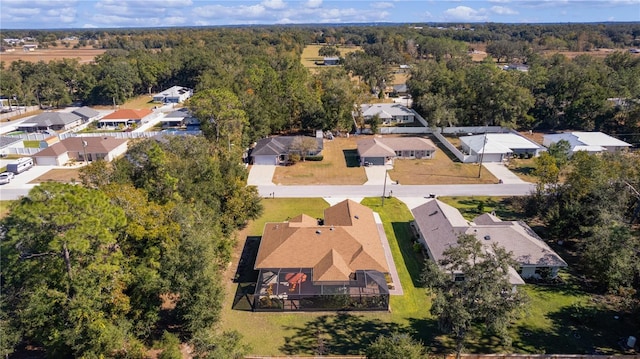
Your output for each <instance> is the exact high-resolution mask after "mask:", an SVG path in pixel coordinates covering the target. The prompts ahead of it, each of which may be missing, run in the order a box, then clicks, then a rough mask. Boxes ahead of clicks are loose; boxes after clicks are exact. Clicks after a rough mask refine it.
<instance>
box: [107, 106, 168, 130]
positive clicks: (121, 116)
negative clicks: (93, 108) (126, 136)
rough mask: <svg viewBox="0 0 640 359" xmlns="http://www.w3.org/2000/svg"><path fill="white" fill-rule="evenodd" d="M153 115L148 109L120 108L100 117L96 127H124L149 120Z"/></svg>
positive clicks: (137, 124)
mask: <svg viewBox="0 0 640 359" xmlns="http://www.w3.org/2000/svg"><path fill="white" fill-rule="evenodd" d="M155 116H156V114H155V113H154V112H153V111H152V110H149V109H142V110H132V109H121V110H118V111H115V112H113V113H110V114H108V115H106V116H104V117H103V118H101V119H100V120H99V121H98V127H100V128H104V127H107V128H119V127H124V128H126V127H129V126H139V125H141V124H143V123H145V122H147V121H149V120H150V119H152V118H153V117H155Z"/></svg>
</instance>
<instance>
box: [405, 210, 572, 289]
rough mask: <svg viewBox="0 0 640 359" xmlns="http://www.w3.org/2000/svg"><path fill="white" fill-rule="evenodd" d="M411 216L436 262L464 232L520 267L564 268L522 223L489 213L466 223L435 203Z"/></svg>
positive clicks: (552, 252)
mask: <svg viewBox="0 0 640 359" xmlns="http://www.w3.org/2000/svg"><path fill="white" fill-rule="evenodd" d="M412 213H413V216H414V217H415V221H416V224H417V225H418V228H419V229H420V233H422V235H423V236H424V239H425V241H426V243H427V247H428V248H429V252H430V253H431V255H432V256H433V259H434V260H435V261H440V260H441V259H443V252H444V251H445V250H446V249H447V248H449V247H451V246H455V245H456V243H457V240H458V236H459V235H460V234H463V233H464V234H470V235H474V236H475V237H476V238H478V239H479V240H481V242H482V244H483V245H485V246H487V247H489V246H490V245H491V244H492V243H497V244H498V245H499V246H501V247H503V248H505V249H506V250H507V251H508V252H511V253H513V258H514V259H515V260H516V261H517V262H518V263H519V264H520V265H534V266H554V267H566V266H567V263H566V262H565V261H564V260H563V259H562V258H561V257H560V256H559V255H558V254H557V253H556V252H554V251H553V250H552V249H551V248H550V247H549V246H548V245H547V244H546V243H545V242H544V241H543V240H542V239H541V238H540V237H538V235H537V234H536V233H535V232H534V231H533V230H532V229H531V228H530V227H529V226H528V225H527V224H526V223H524V222H521V221H517V222H516V221H502V220H500V219H499V218H498V217H496V216H494V215H492V214H488V213H485V214H483V215H480V216H478V217H476V218H475V219H474V220H473V221H472V222H467V221H466V220H465V219H464V218H463V217H462V215H461V214H460V212H459V211H458V210H457V209H455V208H453V207H451V206H449V205H447V204H445V203H443V202H440V201H438V200H430V201H429V202H427V203H425V204H423V205H422V206H419V207H416V208H414V209H413V210H412ZM521 281H522V279H521V278H515V277H514V278H512V279H511V282H512V283H513V284H519V283H520V282H521Z"/></svg>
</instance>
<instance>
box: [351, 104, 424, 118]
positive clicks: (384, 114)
mask: <svg viewBox="0 0 640 359" xmlns="http://www.w3.org/2000/svg"><path fill="white" fill-rule="evenodd" d="M361 108H362V116H364V117H373V116H375V115H378V116H379V117H380V118H381V119H385V118H393V117H397V116H414V113H413V111H411V110H410V109H408V108H407V107H405V106H403V105H401V104H399V103H374V104H364V105H361Z"/></svg>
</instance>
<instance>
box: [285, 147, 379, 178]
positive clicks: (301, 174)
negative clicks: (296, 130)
mask: <svg viewBox="0 0 640 359" xmlns="http://www.w3.org/2000/svg"><path fill="white" fill-rule="evenodd" d="M356 148H357V146H356V140H355V139H354V137H351V138H345V137H337V138H335V139H334V140H332V141H325V142H324V150H323V151H322V154H323V155H324V158H323V160H322V161H306V162H298V163H296V164H295V165H292V166H278V167H277V168H276V172H275V174H274V175H273V183H276V184H283V185H313V184H331V185H358V184H363V183H365V182H366V181H367V175H366V174H365V171H364V168H363V167H358V161H357V158H356V157H357V152H356Z"/></svg>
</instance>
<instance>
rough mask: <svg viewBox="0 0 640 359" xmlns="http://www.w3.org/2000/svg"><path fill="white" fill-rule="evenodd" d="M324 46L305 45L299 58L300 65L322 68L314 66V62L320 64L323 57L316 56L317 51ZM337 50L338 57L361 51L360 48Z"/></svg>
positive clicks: (339, 48) (352, 47)
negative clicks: (338, 52)
mask: <svg viewBox="0 0 640 359" xmlns="http://www.w3.org/2000/svg"><path fill="white" fill-rule="evenodd" d="M322 46H324V45H315V44H314V45H307V46H305V47H304V50H302V55H301V56H300V60H301V61H302V65H304V67H307V68H322V67H324V66H318V65H316V64H315V62H316V61H320V62H322V60H323V59H324V56H320V55H318V50H320V48H322ZM338 50H339V51H340V57H345V56H346V55H347V54H348V53H351V52H354V51H358V50H362V48H361V47H360V46H351V47H345V46H338Z"/></svg>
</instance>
